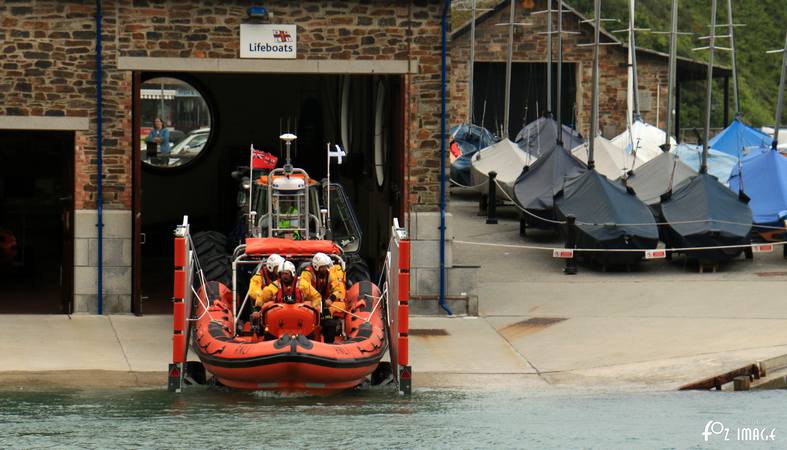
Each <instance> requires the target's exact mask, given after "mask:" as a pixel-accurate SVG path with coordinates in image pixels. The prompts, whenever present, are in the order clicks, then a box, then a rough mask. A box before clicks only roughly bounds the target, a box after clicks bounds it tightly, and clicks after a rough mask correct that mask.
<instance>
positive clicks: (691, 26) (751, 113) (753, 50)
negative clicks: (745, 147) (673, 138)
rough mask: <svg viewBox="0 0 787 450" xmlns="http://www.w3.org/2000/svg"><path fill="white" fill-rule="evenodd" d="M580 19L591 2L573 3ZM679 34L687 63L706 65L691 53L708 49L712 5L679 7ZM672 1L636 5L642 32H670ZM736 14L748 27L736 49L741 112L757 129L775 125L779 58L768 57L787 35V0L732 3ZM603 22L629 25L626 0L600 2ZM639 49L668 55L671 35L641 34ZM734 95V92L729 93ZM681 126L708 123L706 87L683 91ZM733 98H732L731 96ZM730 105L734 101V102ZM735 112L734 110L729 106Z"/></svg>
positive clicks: (700, 54) (726, 60) (694, 1)
mask: <svg viewBox="0 0 787 450" xmlns="http://www.w3.org/2000/svg"><path fill="white" fill-rule="evenodd" d="M568 3H569V4H571V5H572V6H574V7H575V8H576V9H577V10H579V11H580V12H581V13H582V14H585V15H588V16H592V13H593V0H574V1H573V2H571V1H569V2H568ZM679 8H680V9H679V24H678V28H679V30H680V31H690V32H692V33H694V35H692V36H684V37H681V38H680V40H679V42H678V54H679V55H680V56H684V57H687V58H693V59H697V60H701V61H707V54H708V52H707V51H692V48H693V47H701V46H704V45H707V41H699V40H698V38H699V37H700V36H705V35H707V34H708V31H709V27H710V9H711V2H710V0H683V1H681V2H680V3H679ZM670 9H671V1H670V0H639V1H638V2H637V19H636V23H637V26H638V27H641V28H650V29H651V30H659V31H668V30H669V28H670V23H669V22H670ZM732 9H733V11H732V13H733V18H734V22H735V23H739V24H741V23H742V24H745V25H746V26H744V27H736V28H735V47H736V52H737V60H738V85H739V90H740V99H741V111H740V112H741V113H742V114H743V116H744V119H745V120H746V121H747V122H749V123H751V124H752V125H754V126H761V125H764V124H772V123H773V121H774V111H775V110H776V93H777V89H778V87H779V67H780V65H781V56H780V55H772V54H771V55H768V54H766V53H765V52H766V50H771V49H777V48H782V47H783V46H784V36H785V33H787V6H785V0H733V1H732ZM602 14H603V15H604V17H608V18H615V19H620V20H621V21H622V22H623V23H627V20H628V0H606V1H603V2H602ZM716 22H717V24H727V23H728V18H727V2H726V1H725V0H718V5H717V18H716ZM717 32H718V34H720V35H726V34H727V29H726V28H717ZM717 44H718V45H721V46H722V47H729V40H728V39H724V38H721V39H719V40H718V42H717ZM637 45H638V46H642V47H646V48H652V49H655V50H659V51H663V52H667V51H668V50H669V36H668V35H663V34H653V33H647V32H641V33H638V34H637ZM715 58H716V61H717V63H718V64H720V65H724V66H727V67H731V56H730V53H729V52H724V51H717V52H716V57H715ZM730 90H732V89H730ZM681 94H682V97H681V103H682V110H681V126H683V127H684V128H689V127H694V126H697V127H700V126H701V125H702V123H703V119H704V115H705V113H704V111H703V109H704V98H705V83H704V82H692V83H690V84H687V85H684V89H682V92H681ZM722 95H723V93H722V89H721V84H720V83H717V86H715V88H714V102H713V104H714V115H713V117H712V122H713V125H714V126H723V124H722V123H721V117H722V113H721V108H722V98H723V97H722ZM730 96H732V93H730ZM730 101H731V102H732V101H733V100H732V98H731V99H730ZM731 108H734V105H732V104H731Z"/></svg>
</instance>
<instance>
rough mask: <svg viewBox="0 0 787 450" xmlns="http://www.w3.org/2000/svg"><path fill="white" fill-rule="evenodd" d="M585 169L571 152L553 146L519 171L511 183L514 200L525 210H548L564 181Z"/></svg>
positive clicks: (551, 206) (583, 164)
mask: <svg viewBox="0 0 787 450" xmlns="http://www.w3.org/2000/svg"><path fill="white" fill-rule="evenodd" d="M586 169H587V167H586V166H585V163H583V162H582V161H580V160H578V159H577V158H575V157H574V156H573V155H571V152H569V151H568V150H566V149H565V148H563V147H561V146H556V147H554V148H553V149H552V150H550V151H549V152H548V153H546V154H544V155H542V156H541V157H540V158H538V160H537V161H536V162H535V163H534V164H532V165H531V166H529V167H528V169H527V170H523V171H522V173H521V174H520V175H519V178H517V180H516V183H515V184H514V199H515V200H516V201H517V203H519V205H520V206H522V207H523V208H525V209H533V210H551V209H552V208H553V206H554V197H555V194H557V193H558V192H560V191H561V190H562V189H563V187H564V186H565V183H566V181H565V180H566V178H574V177H576V176H578V175H580V174H581V173H582V172H584V171H585V170H586Z"/></svg>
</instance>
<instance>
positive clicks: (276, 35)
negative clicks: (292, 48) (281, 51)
mask: <svg viewBox="0 0 787 450" xmlns="http://www.w3.org/2000/svg"><path fill="white" fill-rule="evenodd" d="M273 39H275V40H276V42H281V43H285V42H292V36H291V35H290V33H288V32H286V31H284V30H273Z"/></svg>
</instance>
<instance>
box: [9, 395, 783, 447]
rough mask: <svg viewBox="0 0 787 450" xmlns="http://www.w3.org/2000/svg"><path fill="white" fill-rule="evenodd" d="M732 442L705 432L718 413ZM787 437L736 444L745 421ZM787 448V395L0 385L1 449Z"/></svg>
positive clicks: (750, 424) (778, 435)
mask: <svg viewBox="0 0 787 450" xmlns="http://www.w3.org/2000/svg"><path fill="white" fill-rule="evenodd" d="M710 420H715V421H720V422H722V423H723V424H724V425H725V426H726V427H729V428H731V429H732V430H733V431H732V432H731V434H730V435H729V438H730V440H729V441H726V442H725V441H723V438H722V437H719V436H710V438H709V441H708V442H705V441H704V438H703V436H702V432H703V430H704V428H705V426H706V424H707V422H708V421H710ZM755 425H758V426H761V427H762V426H766V427H768V428H769V429H770V428H776V434H775V436H776V441H775V442H765V443H762V442H760V443H745V442H739V441H738V442H736V441H735V433H734V430H735V429H736V428H737V427H751V426H755ZM751 446H753V447H755V448H787V391H767V392H749V393H728V392H723V393H719V392H688V393H686V392H659V393H614V394H607V393H592V394H578V393H577V391H575V390H574V391H562V390H557V391H549V392H533V391H522V390H516V391H513V392H512V391H505V390H481V389H473V390H458V389H418V390H416V391H415V392H414V393H413V396H412V397H410V398H406V397H401V396H399V395H397V394H396V393H393V392H388V391H355V392H349V393H345V394H342V395H338V396H333V397H304V396H280V395H272V394H260V393H240V392H222V391H216V390H211V389H207V388H204V387H197V388H188V389H187V390H186V391H185V392H184V393H182V394H170V393H168V392H166V391H164V390H160V389H134V390H129V389H126V390H118V391H78V392H66V391H52V392H41V391H38V392H25V391H15V392H0V448H52V447H55V448H59V447H68V448H186V447H190V448H263V447H264V448H342V449H352V448H451V449H460V448H461V449H463V448H599V449H607V448H740V447H751Z"/></svg>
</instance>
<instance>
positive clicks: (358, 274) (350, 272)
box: [346, 257, 372, 286]
mask: <svg viewBox="0 0 787 450" xmlns="http://www.w3.org/2000/svg"><path fill="white" fill-rule="evenodd" d="M346 273H347V284H348V285H350V286H352V285H354V284H355V283H357V282H359V281H369V280H371V279H372V277H371V275H370V274H369V266H368V265H367V264H366V261H364V260H363V259H362V258H360V257H357V258H352V259H350V260H349V261H347V272H346Z"/></svg>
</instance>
